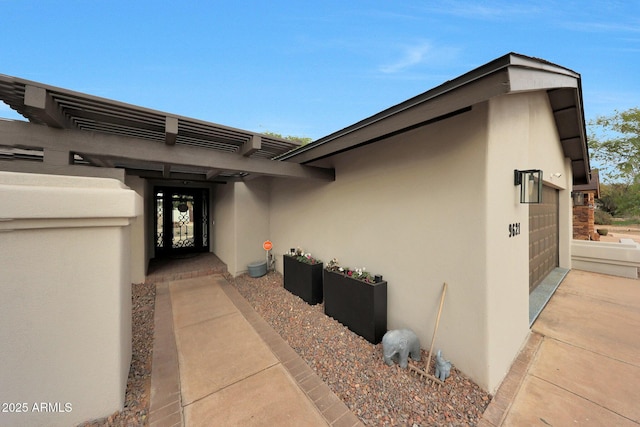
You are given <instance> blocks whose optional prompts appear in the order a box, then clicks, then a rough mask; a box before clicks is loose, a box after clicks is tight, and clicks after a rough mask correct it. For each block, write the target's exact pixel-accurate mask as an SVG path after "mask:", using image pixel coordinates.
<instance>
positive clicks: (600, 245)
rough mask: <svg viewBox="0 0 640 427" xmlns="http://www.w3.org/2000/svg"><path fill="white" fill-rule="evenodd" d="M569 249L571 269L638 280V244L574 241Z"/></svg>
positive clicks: (639, 247) (639, 250)
mask: <svg viewBox="0 0 640 427" xmlns="http://www.w3.org/2000/svg"><path fill="white" fill-rule="evenodd" d="M571 248H572V251H571V259H572V262H573V268H575V269H577V270H584V271H592V272H594V273H602V274H609V275H612V276H621V277H628V278H630V279H637V278H638V269H640V243H636V242H634V241H629V242H620V243H614V242H595V241H589V240H574V241H573V242H572V246H571Z"/></svg>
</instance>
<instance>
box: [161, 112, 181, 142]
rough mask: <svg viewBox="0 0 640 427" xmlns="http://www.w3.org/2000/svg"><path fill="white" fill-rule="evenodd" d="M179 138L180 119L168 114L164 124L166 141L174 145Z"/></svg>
mask: <svg viewBox="0 0 640 427" xmlns="http://www.w3.org/2000/svg"><path fill="white" fill-rule="evenodd" d="M177 138H178V119H177V118H175V117H171V116H167V117H166V119H165V124H164V142H165V144H167V145H174V144H175V143H176V139H177Z"/></svg>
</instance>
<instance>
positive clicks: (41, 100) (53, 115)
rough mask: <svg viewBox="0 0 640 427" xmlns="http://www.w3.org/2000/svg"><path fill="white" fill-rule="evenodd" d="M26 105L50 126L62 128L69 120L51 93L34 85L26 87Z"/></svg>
mask: <svg viewBox="0 0 640 427" xmlns="http://www.w3.org/2000/svg"><path fill="white" fill-rule="evenodd" d="M24 105H25V106H26V107H29V108H30V109H32V110H33V111H34V112H37V114H36V115H37V117H38V119H40V120H41V121H42V122H44V123H46V124H47V125H48V126H51V127H54V128H59V129H62V128H64V127H65V125H67V124H68V120H67V119H66V118H65V117H64V116H63V115H62V114H61V113H60V111H59V110H58V107H57V106H56V103H55V101H54V100H53V98H52V97H51V94H49V92H48V91H47V90H46V89H45V88H41V87H37V86H32V85H25V87H24Z"/></svg>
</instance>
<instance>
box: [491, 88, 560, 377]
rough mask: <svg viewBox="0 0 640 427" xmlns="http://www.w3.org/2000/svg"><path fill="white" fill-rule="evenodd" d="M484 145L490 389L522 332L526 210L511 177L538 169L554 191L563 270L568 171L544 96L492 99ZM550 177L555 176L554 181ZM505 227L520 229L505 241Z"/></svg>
mask: <svg viewBox="0 0 640 427" xmlns="http://www.w3.org/2000/svg"><path fill="white" fill-rule="evenodd" d="M488 141H489V143H488V156H487V169H486V175H487V182H488V186H487V188H488V192H487V201H488V203H487V205H486V207H487V215H486V216H487V224H486V227H487V246H486V250H487V260H488V262H487V316H488V319H487V320H488V323H487V325H488V342H487V349H488V352H489V354H488V357H489V360H490V364H489V365H488V366H487V369H488V371H487V384H488V386H489V387H488V389H489V390H492V389H494V388H495V387H496V386H497V385H498V384H499V382H500V381H501V380H502V378H503V377H504V375H505V374H506V372H507V371H508V369H509V366H510V365H511V363H512V361H513V359H514V357H515V356H516V355H517V352H518V350H519V348H520V347H521V345H522V344H523V342H524V340H525V338H526V336H527V334H528V331H529V328H528V326H529V325H528V308H529V290H528V273H529V257H528V255H529V248H528V245H529V240H528V234H529V205H527V204H521V203H519V191H520V188H519V187H518V186H515V185H514V183H513V171H514V169H520V170H522V169H542V170H543V172H544V175H543V180H544V181H545V185H551V186H553V187H555V188H557V189H559V190H560V191H559V196H560V207H559V209H560V215H559V222H560V230H559V235H560V266H566V262H565V261H566V260H567V259H568V257H569V253H568V248H569V246H568V244H569V242H568V240H567V239H568V237H569V235H568V234H567V232H569V231H570V229H571V222H570V220H569V217H568V214H569V212H570V203H569V202H570V190H567V187H568V186H567V182H571V169H570V168H569V167H568V162H567V161H566V159H565V158H564V154H563V152H562V148H561V145H560V142H559V139H558V134H557V131H556V128H555V124H554V119H553V115H552V112H551V109H550V106H549V103H548V100H547V96H546V94H545V93H544V92H541V93H528V94H518V95H510V96H503V97H499V98H495V99H492V100H491V101H490V102H489V139H488ZM555 173H560V174H562V175H561V176H560V177H556V176H555V175H553V174H555ZM511 223H519V224H520V235H518V236H514V237H509V232H508V231H509V230H508V226H509V224H511Z"/></svg>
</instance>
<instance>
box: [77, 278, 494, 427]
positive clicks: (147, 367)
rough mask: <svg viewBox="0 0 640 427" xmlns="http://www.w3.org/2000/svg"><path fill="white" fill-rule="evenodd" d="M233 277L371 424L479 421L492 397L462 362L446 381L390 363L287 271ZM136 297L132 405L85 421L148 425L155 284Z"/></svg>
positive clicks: (128, 401) (138, 289)
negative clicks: (287, 280) (288, 285)
mask: <svg viewBox="0 0 640 427" xmlns="http://www.w3.org/2000/svg"><path fill="white" fill-rule="evenodd" d="M226 278H227V280H229V282H230V283H231V284H232V285H233V286H235V287H236V289H238V291H239V292H240V294H242V295H243V296H244V298H246V299H247V301H248V302H249V303H250V304H251V306H252V307H253V308H254V309H255V310H256V312H257V313H258V314H260V315H261V316H262V317H263V318H264V319H265V320H266V321H267V322H268V323H269V324H270V325H271V327H273V328H274V330H275V331H276V332H278V333H279V334H280V335H281V336H282V337H283V338H284V339H285V340H286V341H287V342H288V343H289V345H290V346H291V347H292V348H293V349H294V350H295V351H296V352H297V353H298V354H299V355H300V356H301V357H302V358H303V359H304V360H305V361H306V362H307V364H309V366H310V367H311V368H312V369H313V370H314V371H315V372H316V374H317V375H318V376H319V377H320V378H321V379H322V380H323V381H324V382H325V383H326V384H327V385H328V386H329V387H330V388H331V389H332V390H333V392H334V393H335V394H336V395H337V396H338V397H339V398H340V399H342V400H343V401H344V402H345V404H346V405H347V406H348V407H349V408H350V409H351V411H352V412H353V413H354V414H355V415H357V416H358V417H359V418H360V420H361V421H362V422H363V423H364V424H365V425H370V426H475V425H477V423H478V421H479V420H480V417H481V416H482V413H483V412H484V410H485V409H486V407H487V405H488V404H489V402H490V400H491V396H490V395H489V394H487V393H486V392H484V391H483V390H482V389H480V387H478V386H477V385H476V384H475V383H473V381H471V380H470V379H469V378H467V377H465V376H464V375H463V374H462V373H461V372H460V371H458V370H457V369H456V368H455V366H454V367H452V369H451V376H450V377H449V378H448V379H447V380H446V382H445V385H444V386H437V385H435V384H433V383H431V382H427V381H426V380H424V379H422V378H420V377H418V376H416V375H414V374H411V373H410V372H409V370H406V369H401V368H400V367H399V366H397V365H394V366H391V367H389V366H387V365H385V364H384V362H383V361H382V344H378V345H373V344H371V343H369V342H368V341H366V340H365V339H364V338H361V337H360V336H358V335H356V334H354V333H353V332H351V331H350V330H349V329H347V328H346V327H345V326H343V325H342V324H340V323H339V322H337V321H335V320H333V319H332V318H330V317H328V316H326V315H325V314H324V312H323V305H322V304H317V305H314V306H311V305H308V304H307V303H306V302H304V301H303V300H301V299H300V298H298V297H297V296H295V295H293V294H291V293H290V292H288V291H287V290H285V289H284V287H283V280H282V275H281V274H279V273H268V274H267V275H265V276H263V277H260V278H252V277H249V276H248V275H242V276H239V277H236V278H232V277H231V276H229V275H226ZM132 302H133V318H132V320H133V341H132V344H133V356H132V363H131V369H130V372H129V380H128V382H127V391H126V396H125V407H124V409H123V410H122V411H119V412H115V413H114V414H112V415H110V416H109V417H105V418H102V419H99V420H92V421H88V422H85V423H83V424H81V425H80V427H103V426H145V425H148V420H147V417H148V411H149V398H150V386H151V356H152V351H153V324H154V323H153V314H154V303H155V286H154V285H153V284H136V285H133V287H132ZM428 344H429V343H427V344H426V345H425V343H422V347H426V346H428ZM427 355H428V350H422V361H421V362H418V363H416V362H413V361H410V363H412V364H413V365H414V366H416V367H418V368H420V369H424V368H425V365H426V359H427ZM445 356H446V354H445ZM433 365H434V363H433V362H432V363H431V372H430V373H431V374H432V375H433V374H434V372H433V370H434V368H433Z"/></svg>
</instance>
